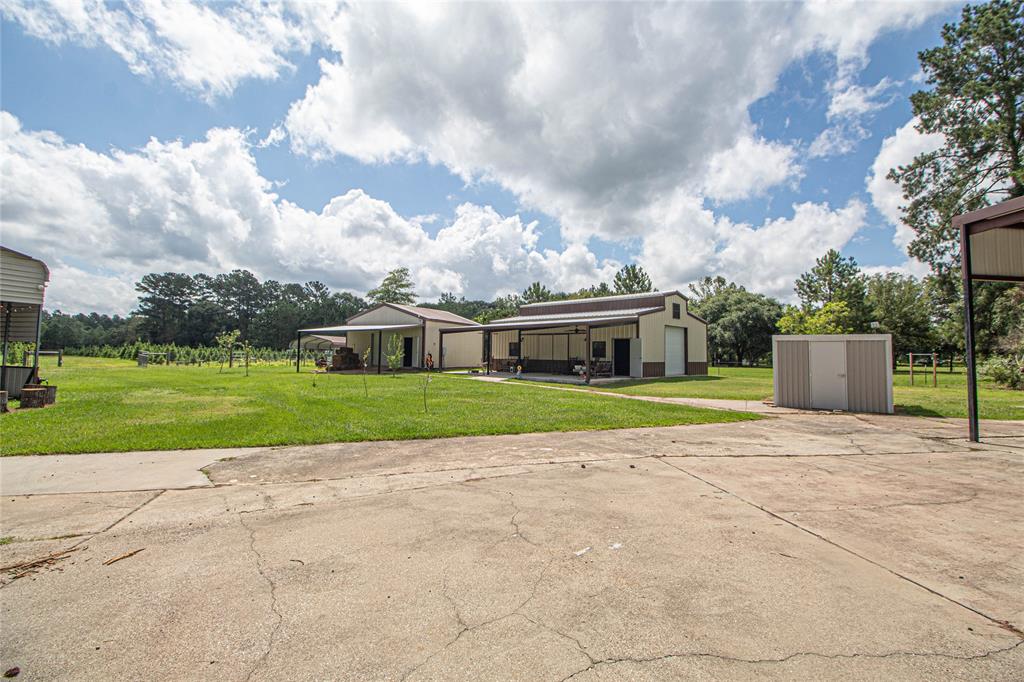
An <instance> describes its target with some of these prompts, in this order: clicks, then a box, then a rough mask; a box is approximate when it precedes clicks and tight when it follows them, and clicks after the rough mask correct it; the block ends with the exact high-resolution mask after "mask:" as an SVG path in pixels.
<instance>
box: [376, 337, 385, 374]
mask: <svg viewBox="0 0 1024 682" xmlns="http://www.w3.org/2000/svg"><path fill="white" fill-rule="evenodd" d="M383 343H384V330H383V329H381V330H379V331H378V332H377V374H380V364H381V353H382V352H383V348H381V345H382V344H383Z"/></svg>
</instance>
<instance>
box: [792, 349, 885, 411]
mask: <svg viewBox="0 0 1024 682" xmlns="http://www.w3.org/2000/svg"><path fill="white" fill-rule="evenodd" d="M772 365H773V372H772V374H773V380H774V388H775V404H776V405H778V406H780V407H795V408H800V409H814V410H846V411H850V412H881V413H887V414H891V413H892V412H893V396H892V335H891V334H828V335H776V336H773V337H772Z"/></svg>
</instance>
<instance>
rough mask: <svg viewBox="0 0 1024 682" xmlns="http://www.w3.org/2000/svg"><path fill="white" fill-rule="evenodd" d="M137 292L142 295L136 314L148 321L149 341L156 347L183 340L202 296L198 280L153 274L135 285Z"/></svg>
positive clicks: (176, 274)
mask: <svg viewBox="0 0 1024 682" xmlns="http://www.w3.org/2000/svg"><path fill="white" fill-rule="evenodd" d="M135 290H136V291H138V292H139V294H140V296H139V307H138V310H137V311H136V312H137V313H138V314H139V315H141V316H142V317H143V319H144V320H145V321H144V323H143V330H144V333H145V334H146V335H147V337H148V338H149V339H150V340H151V341H154V342H156V343H172V342H174V341H176V340H179V335H180V334H181V333H182V332H183V330H184V327H185V321H186V318H187V315H188V309H189V306H191V304H192V302H193V300H194V299H195V297H196V294H197V292H198V290H197V287H196V283H195V280H193V279H192V277H190V276H189V275H185V274H182V273H180V272H165V273H163V274H158V273H150V274H148V275H146V276H144V277H143V278H142V280H141V281H139V282H138V283H137V284H136V285H135Z"/></svg>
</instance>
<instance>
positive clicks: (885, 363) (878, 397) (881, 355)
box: [846, 340, 892, 413]
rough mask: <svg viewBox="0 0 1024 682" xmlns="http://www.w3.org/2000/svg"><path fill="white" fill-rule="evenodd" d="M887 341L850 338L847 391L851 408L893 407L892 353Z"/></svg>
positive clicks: (881, 409) (879, 409)
mask: <svg viewBox="0 0 1024 682" xmlns="http://www.w3.org/2000/svg"><path fill="white" fill-rule="evenodd" d="M888 351H889V349H888V344H886V343H885V342H884V341H882V340H879V341H847V342H846V393H847V398H848V401H849V410H850V411H851V412H880V413H887V412H891V411H892V405H891V404H890V400H891V397H892V373H891V372H892V357H890V354H889V352H888Z"/></svg>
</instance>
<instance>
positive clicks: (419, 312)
mask: <svg viewBox="0 0 1024 682" xmlns="http://www.w3.org/2000/svg"><path fill="white" fill-rule="evenodd" d="M384 307H387V308H393V309H395V310H400V311H401V312H403V313H408V314H409V315H412V316H414V317H418V318H420V319H421V320H430V321H431V322H448V323H450V324H467V325H474V326H476V325H478V324H479V322H474V321H473V320H470V319H467V318H465V317H462V316H461V315H456V314H455V313H450V312H448V311H447V310H436V309H435V308H421V307H420V306H415V305H405V304H402V303H378V304H377V305H375V306H373V307H370V308H367V309H366V310H360V311H359V312H358V313H356V314H355V315H353V316H352V317H350V318H348V320H347V321H348V322H351V321H353V320H355V319H357V318H359V317H360V316H362V315H365V314H367V313H369V312H373V311H374V310H379V309H380V308H384Z"/></svg>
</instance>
